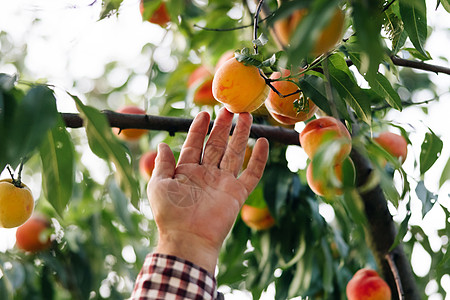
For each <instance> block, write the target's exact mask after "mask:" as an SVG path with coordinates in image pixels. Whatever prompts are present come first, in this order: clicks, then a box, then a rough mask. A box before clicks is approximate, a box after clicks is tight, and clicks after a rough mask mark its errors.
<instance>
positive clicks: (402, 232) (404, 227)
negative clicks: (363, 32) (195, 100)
mask: <svg viewBox="0 0 450 300" xmlns="http://www.w3.org/2000/svg"><path fill="white" fill-rule="evenodd" d="M410 218H411V213H410V212H408V214H407V215H406V218H405V219H404V220H403V221H402V223H401V224H400V228H399V229H398V233H397V235H396V236H395V240H394V242H393V243H392V246H391V248H389V252H391V251H392V250H394V249H395V247H397V246H398V244H400V242H401V241H402V240H403V238H404V237H405V235H406V233H407V232H408V222H409V219H410Z"/></svg>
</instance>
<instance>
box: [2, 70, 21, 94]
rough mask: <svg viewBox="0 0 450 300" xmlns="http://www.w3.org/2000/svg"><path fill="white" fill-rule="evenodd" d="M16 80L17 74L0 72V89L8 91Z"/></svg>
mask: <svg viewBox="0 0 450 300" xmlns="http://www.w3.org/2000/svg"><path fill="white" fill-rule="evenodd" d="M16 82H17V75H13V76H11V75H8V74H4V73H0V90H3V91H5V92H9V91H10V90H11V89H12V88H13V87H14V85H15V84H16Z"/></svg>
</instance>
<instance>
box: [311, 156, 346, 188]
mask: <svg viewBox="0 0 450 300" xmlns="http://www.w3.org/2000/svg"><path fill="white" fill-rule="evenodd" d="M333 171H334V175H335V176H336V178H337V180H338V181H339V182H340V183H342V163H337V164H336V165H334V168H333ZM316 175H317V176H316ZM306 181H307V182H308V185H309V187H310V188H311V190H312V191H313V192H314V193H315V194H316V195H319V196H325V195H326V196H333V194H334V195H342V189H340V188H335V187H334V186H332V184H331V183H330V182H329V181H328V178H325V177H324V176H322V175H321V174H315V173H314V172H313V164H312V161H311V162H310V163H309V164H308V167H307V168H306Z"/></svg>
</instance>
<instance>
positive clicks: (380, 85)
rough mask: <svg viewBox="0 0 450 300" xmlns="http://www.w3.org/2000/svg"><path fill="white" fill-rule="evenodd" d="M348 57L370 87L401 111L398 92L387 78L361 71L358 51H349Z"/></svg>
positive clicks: (377, 73)
mask: <svg viewBox="0 0 450 300" xmlns="http://www.w3.org/2000/svg"><path fill="white" fill-rule="evenodd" d="M349 56H350V59H351V60H352V62H353V63H354V64H355V66H356V68H357V69H358V70H359V71H360V73H361V75H363V76H364V78H365V79H366V80H367V82H368V83H369V85H370V87H371V88H372V89H373V90H374V91H375V93H377V94H378V95H379V96H381V97H383V98H384V99H385V100H386V102H387V103H388V104H389V105H390V106H391V107H393V108H395V109H397V110H399V111H401V110H402V100H401V99H400V96H399V95H398V93H397V92H396V91H395V90H394V88H393V87H392V85H391V83H390V82H389V80H388V79H387V78H386V77H385V76H384V75H383V74H381V73H379V72H376V73H375V74H372V73H362V70H361V59H360V56H359V54H358V53H354V52H350V53H349Z"/></svg>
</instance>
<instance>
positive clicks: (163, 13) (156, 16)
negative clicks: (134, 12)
mask: <svg viewBox="0 0 450 300" xmlns="http://www.w3.org/2000/svg"><path fill="white" fill-rule="evenodd" d="M139 9H140V11H141V15H142V16H143V15H144V0H141V2H140V6H139ZM147 21H149V22H150V23H153V24H158V25H159V26H161V27H165V26H166V25H167V23H169V22H170V15H169V13H168V12H167V8H166V4H165V3H164V2H161V4H160V5H159V6H158V8H156V10H155V11H154V12H153V14H152V15H151V16H150V18H149V19H148V20H147Z"/></svg>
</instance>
